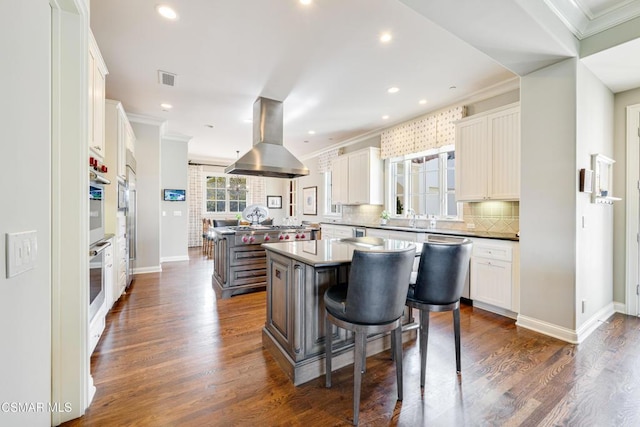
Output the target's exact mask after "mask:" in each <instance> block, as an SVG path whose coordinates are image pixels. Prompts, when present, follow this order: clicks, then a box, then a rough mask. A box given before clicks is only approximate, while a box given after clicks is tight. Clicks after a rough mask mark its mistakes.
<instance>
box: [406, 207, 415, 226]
mask: <svg viewBox="0 0 640 427" xmlns="http://www.w3.org/2000/svg"><path fill="white" fill-rule="evenodd" d="M407 215H411V220H410V221H409V227H413V228H415V227H416V211H414V210H413V209H409V210H408V211H407Z"/></svg>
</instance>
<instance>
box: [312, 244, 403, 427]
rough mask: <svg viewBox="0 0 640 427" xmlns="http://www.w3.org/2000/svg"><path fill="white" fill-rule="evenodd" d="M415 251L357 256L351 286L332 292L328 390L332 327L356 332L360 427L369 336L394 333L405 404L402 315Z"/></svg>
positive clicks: (327, 298)
mask: <svg viewBox="0 0 640 427" xmlns="http://www.w3.org/2000/svg"><path fill="white" fill-rule="evenodd" d="M414 258H415V246H413V245H411V246H410V247H408V248H407V249H402V250H397V251H371V252H369V251H360V250H355V251H354V252H353V259H352V262H351V270H350V271H349V282H348V283H347V284H341V285H336V286H333V287H331V288H329V289H328V290H327V291H326V292H325V294H324V303H325V307H326V329H325V334H326V341H325V349H326V386H327V387H331V358H332V353H331V346H332V341H333V327H332V324H334V325H336V326H338V327H340V328H343V329H347V330H349V331H353V332H355V354H354V364H353V365H354V366H353V372H354V384H353V424H354V425H357V424H358V416H359V413H360V386H361V382H362V373H363V372H364V371H365V366H366V348H367V335H368V334H379V333H383V332H389V331H393V332H392V335H391V345H392V348H393V352H394V359H395V361H396V377H397V382H398V400H402V335H401V334H402V319H401V316H402V312H403V310H404V305H405V300H406V297H407V290H408V287H409V279H410V276H411V269H412V266H413V260H414Z"/></svg>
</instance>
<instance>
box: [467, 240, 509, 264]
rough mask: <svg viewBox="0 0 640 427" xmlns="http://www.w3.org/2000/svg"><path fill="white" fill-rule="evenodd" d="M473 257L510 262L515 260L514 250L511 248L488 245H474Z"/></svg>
mask: <svg viewBox="0 0 640 427" xmlns="http://www.w3.org/2000/svg"><path fill="white" fill-rule="evenodd" d="M473 256H474V257H476V258H487V259H496V260H501V261H509V262H511V260H512V259H513V248H512V247H511V246H506V245H499V244H487V243H475V244H474V245H473Z"/></svg>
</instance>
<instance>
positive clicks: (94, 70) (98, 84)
mask: <svg viewBox="0 0 640 427" xmlns="http://www.w3.org/2000/svg"><path fill="white" fill-rule="evenodd" d="M106 74H107V69H106V67H105V65H104V61H103V59H102V56H101V55H100V50H99V49H98V45H97V44H96V41H95V39H94V38H93V34H90V37H89V81H88V82H87V83H88V86H89V104H88V110H89V111H88V113H89V120H88V125H89V135H88V141H89V149H90V151H92V152H93V153H94V154H95V155H97V156H98V157H99V158H100V160H103V159H104V155H105V149H104V121H105V117H104V112H105V106H104V104H105V76H106Z"/></svg>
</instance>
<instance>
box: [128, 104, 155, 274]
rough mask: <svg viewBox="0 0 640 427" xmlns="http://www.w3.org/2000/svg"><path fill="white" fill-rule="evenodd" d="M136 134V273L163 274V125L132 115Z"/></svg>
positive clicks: (132, 123)
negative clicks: (161, 211)
mask: <svg viewBox="0 0 640 427" xmlns="http://www.w3.org/2000/svg"><path fill="white" fill-rule="evenodd" d="M129 120H130V121H131V127H132V128H133V133H135V135H136V163H137V169H136V179H137V193H136V194H137V197H138V206H137V208H138V246H137V250H138V252H137V254H138V256H137V259H136V265H135V269H134V273H149V272H155V271H161V267H160V241H161V228H160V203H161V200H162V198H161V196H162V193H161V188H162V187H161V184H160V176H161V175H160V159H161V138H162V132H161V124H160V122H158V123H154V122H153V121H149V120H145V119H141V118H140V117H139V116H135V115H133V114H129Z"/></svg>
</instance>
